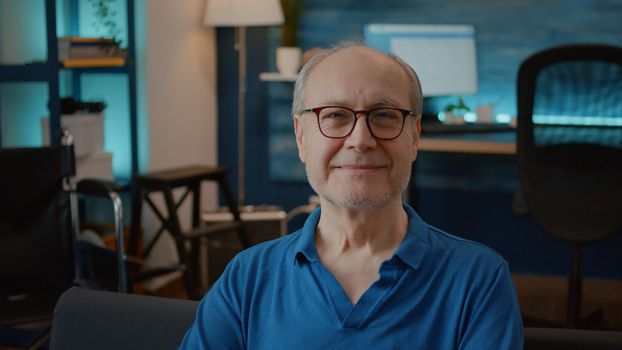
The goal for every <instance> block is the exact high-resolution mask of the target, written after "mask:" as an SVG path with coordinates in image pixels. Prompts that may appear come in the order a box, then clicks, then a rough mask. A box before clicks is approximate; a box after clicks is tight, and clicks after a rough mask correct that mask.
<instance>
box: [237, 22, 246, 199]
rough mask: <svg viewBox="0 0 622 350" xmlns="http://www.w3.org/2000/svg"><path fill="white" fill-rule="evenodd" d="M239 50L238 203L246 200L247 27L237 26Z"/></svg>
mask: <svg viewBox="0 0 622 350" xmlns="http://www.w3.org/2000/svg"><path fill="white" fill-rule="evenodd" d="M235 41H236V43H235V49H236V50H237V51H238V205H239V206H242V205H244V202H246V178H245V172H244V166H245V164H246V160H245V158H246V150H245V147H246V27H235Z"/></svg>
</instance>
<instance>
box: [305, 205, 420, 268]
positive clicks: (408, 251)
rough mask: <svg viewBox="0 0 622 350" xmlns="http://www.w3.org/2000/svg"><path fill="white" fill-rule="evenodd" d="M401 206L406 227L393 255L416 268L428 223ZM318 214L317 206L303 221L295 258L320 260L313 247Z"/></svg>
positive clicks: (412, 211)
mask: <svg viewBox="0 0 622 350" xmlns="http://www.w3.org/2000/svg"><path fill="white" fill-rule="evenodd" d="M403 207H404V210H405V211H406V214H408V228H407V232H406V236H405V237H404V240H403V241H402V243H401V244H400V246H399V247H398V248H397V250H396V251H395V256H397V257H398V258H399V259H400V260H401V261H402V262H404V263H405V264H406V265H408V266H410V267H411V268H413V269H417V268H419V266H420V265H421V262H422V261H423V257H424V255H425V253H426V252H427V250H428V248H429V243H428V240H427V232H428V225H427V224H426V223H425V222H424V221H423V220H422V219H421V217H420V216H419V215H418V214H417V213H416V212H415V210H414V209H413V208H412V207H410V206H409V205H408V204H403ZM320 214H321V209H320V208H317V209H315V210H314V211H313V212H311V214H310V215H309V217H308V218H307V220H306V221H305V223H304V226H303V227H302V229H301V232H300V237H299V238H298V239H297V240H296V243H295V245H294V254H295V257H296V258H300V257H304V258H305V259H306V260H307V261H309V262H319V261H320V259H319V256H318V254H317V250H316V249H315V229H316V227H317V224H318V222H319V220H320ZM297 262H298V260H297V259H294V263H297Z"/></svg>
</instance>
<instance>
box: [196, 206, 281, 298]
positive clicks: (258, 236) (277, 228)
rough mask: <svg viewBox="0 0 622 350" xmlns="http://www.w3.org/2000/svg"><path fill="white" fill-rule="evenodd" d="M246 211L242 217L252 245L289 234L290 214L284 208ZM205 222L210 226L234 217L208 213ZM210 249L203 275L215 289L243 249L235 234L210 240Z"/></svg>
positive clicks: (207, 252) (220, 212)
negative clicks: (229, 264) (230, 263)
mask: <svg viewBox="0 0 622 350" xmlns="http://www.w3.org/2000/svg"><path fill="white" fill-rule="evenodd" d="M245 209H246V210H244V209H243V210H242V212H241V213H240V216H241V218H242V221H243V222H244V224H245V226H246V235H247V237H248V239H249V240H250V241H251V244H253V245H254V244H258V243H261V242H265V241H267V240H271V239H275V238H279V237H280V236H283V235H285V234H287V213H286V212H285V211H283V209H282V208H280V207H278V206H272V205H270V206H268V205H264V206H255V207H246V208H245ZM202 219H203V221H204V222H205V223H206V224H207V225H209V224H210V223H217V222H226V221H231V220H233V215H231V213H229V212H228V211H219V212H207V213H203V215H202ZM206 248H207V249H206V252H205V253H206V254H207V257H206V258H207V259H206V260H207V266H206V267H205V266H203V268H206V270H207V271H202V273H201V275H202V277H203V278H202V279H203V281H204V283H205V282H206V283H207V285H209V286H211V285H212V284H214V282H215V281H216V280H217V279H218V277H220V275H221V274H222V273H223V271H224V270H225V267H226V266H227V264H228V263H229V261H231V259H233V257H234V256H235V255H236V254H237V253H239V252H240V251H241V250H242V248H241V246H240V243H239V241H238V238H237V235H236V234H233V233H222V234H218V235H214V236H212V237H210V239H209V240H208V242H207V247H206ZM203 261H205V260H203Z"/></svg>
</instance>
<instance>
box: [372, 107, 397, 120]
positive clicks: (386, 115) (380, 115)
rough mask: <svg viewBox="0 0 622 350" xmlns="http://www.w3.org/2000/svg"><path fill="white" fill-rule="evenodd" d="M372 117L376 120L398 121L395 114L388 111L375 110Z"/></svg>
mask: <svg viewBox="0 0 622 350" xmlns="http://www.w3.org/2000/svg"><path fill="white" fill-rule="evenodd" d="M373 117H374V118H376V119H398V116H397V114H396V113H395V111H392V110H390V109H379V110H376V111H374V113H373Z"/></svg>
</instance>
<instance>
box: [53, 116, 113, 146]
mask: <svg viewBox="0 0 622 350" xmlns="http://www.w3.org/2000/svg"><path fill="white" fill-rule="evenodd" d="M49 124H50V119H49V118H48V117H43V118H41V130H42V132H43V144H44V145H49V144H50V131H49V127H50V126H49ZM60 124H61V127H62V128H65V129H67V130H69V132H70V133H71V135H72V136H73V145H74V152H75V155H76V157H83V156H86V155H88V154H91V153H101V152H103V150H104V114H103V113H92V114H87V113H76V114H64V115H62V116H61V119H60Z"/></svg>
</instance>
